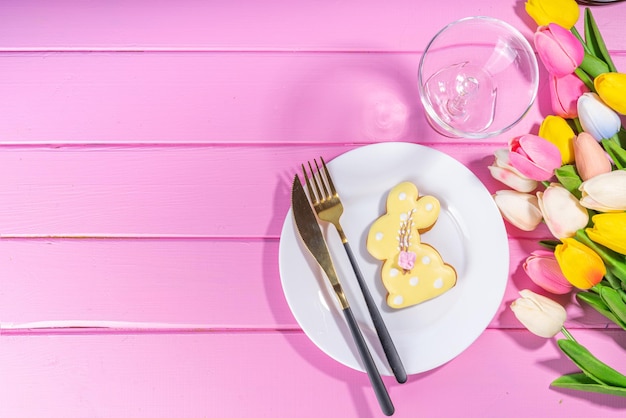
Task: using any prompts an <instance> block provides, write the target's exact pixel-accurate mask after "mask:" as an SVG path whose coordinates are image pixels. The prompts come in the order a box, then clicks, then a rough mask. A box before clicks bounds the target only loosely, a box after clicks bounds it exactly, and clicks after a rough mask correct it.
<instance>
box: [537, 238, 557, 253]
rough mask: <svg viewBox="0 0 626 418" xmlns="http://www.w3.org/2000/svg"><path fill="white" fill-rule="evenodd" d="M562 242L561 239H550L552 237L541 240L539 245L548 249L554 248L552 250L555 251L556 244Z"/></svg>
mask: <svg viewBox="0 0 626 418" xmlns="http://www.w3.org/2000/svg"><path fill="white" fill-rule="evenodd" d="M560 243H561V241H558V240H550V239H542V240H541V241H539V245H541V246H542V247H544V248H547V249H548V250H552V251H554V249H555V248H556V246H557V245H559V244H560Z"/></svg>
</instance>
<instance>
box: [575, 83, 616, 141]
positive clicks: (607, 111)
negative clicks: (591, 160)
mask: <svg viewBox="0 0 626 418" xmlns="http://www.w3.org/2000/svg"><path fill="white" fill-rule="evenodd" d="M577 108H578V118H579V119H580V124H581V126H582V128H583V130H584V131H585V132H588V133H590V134H591V135H592V136H593V137H594V138H595V139H596V140H598V141H600V140H602V139H606V138H611V137H612V136H613V135H615V134H616V133H617V132H618V131H619V128H620V127H621V125H622V122H621V121H620V118H619V115H618V114H617V113H615V111H614V110H613V109H611V108H610V107H608V106H607V105H606V104H604V102H603V101H602V99H600V96H598V95H597V94H595V93H585V94H583V95H582V96H580V97H579V98H578V104H577Z"/></svg>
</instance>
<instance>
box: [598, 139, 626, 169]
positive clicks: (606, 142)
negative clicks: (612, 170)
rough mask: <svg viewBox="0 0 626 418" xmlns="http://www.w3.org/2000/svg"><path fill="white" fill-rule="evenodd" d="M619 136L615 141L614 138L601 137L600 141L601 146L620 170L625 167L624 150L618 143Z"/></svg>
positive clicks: (625, 157)
mask: <svg viewBox="0 0 626 418" xmlns="http://www.w3.org/2000/svg"><path fill="white" fill-rule="evenodd" d="M618 142H619V137H618V139H617V141H615V140H614V139H603V140H602V141H601V143H602V147H603V148H604V150H605V151H606V152H607V154H609V156H610V157H611V159H612V160H613V162H614V163H615V166H616V167H617V168H618V169H620V170H622V169H624V167H626V150H625V149H624V148H622V147H621V146H620V145H619V144H618Z"/></svg>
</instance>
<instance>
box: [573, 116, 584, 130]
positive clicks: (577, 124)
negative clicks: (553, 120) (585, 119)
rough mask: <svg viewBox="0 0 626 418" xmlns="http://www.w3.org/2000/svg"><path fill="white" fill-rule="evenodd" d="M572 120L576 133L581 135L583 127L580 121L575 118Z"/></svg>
mask: <svg viewBox="0 0 626 418" xmlns="http://www.w3.org/2000/svg"><path fill="white" fill-rule="evenodd" d="M572 120H573V121H574V125H575V126H576V131H577V133H581V132H582V131H583V130H584V129H583V125H581V123H580V119H578V118H577V117H576V118H573V119H572Z"/></svg>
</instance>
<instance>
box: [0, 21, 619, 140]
mask: <svg viewBox="0 0 626 418" xmlns="http://www.w3.org/2000/svg"><path fill="white" fill-rule="evenodd" d="M0 26H1V25H0ZM0 39H1V36H0ZM419 58H420V54H418V53H351V54H338V53H302V52H290V53H198V52H189V53H173V52H160V53H116V54H113V53H92V54H81V53H4V54H0V97H2V98H3V99H2V100H0V114H2V122H3V123H1V124H0V143H5V144H7V143H10V144H13V143H35V144H39V143H44V144H67V143H225V142H227V143H244V144H249V143H263V144H266V143H272V144H273V143H290V144H293V143H295V144H302V143H327V142H338V143H342V142H359V143H371V142H380V141H388V140H406V141H418V142H443V141H446V142H459V141H458V140H451V139H449V138H443V137H442V136H440V135H438V134H436V133H435V132H434V131H433V130H432V129H431V128H430V126H429V125H428V123H427V121H426V119H425V116H424V110H423V108H422V105H421V103H420V101H419V96H418V91H417V68H418V63H419ZM615 61H616V64H617V65H618V67H621V68H626V55H616V56H615ZM546 81H547V76H546V74H545V72H544V71H543V68H542V78H541V84H540V93H539V98H540V99H539V100H538V102H537V104H536V105H535V106H534V107H533V108H532V109H531V111H530V113H529V114H528V115H527V117H526V118H525V119H524V120H523V121H522V123H520V125H518V126H517V127H515V128H514V129H513V130H512V131H510V132H508V133H507V134H505V135H502V136H501V137H498V138H496V139H495V141H496V142H502V143H504V142H506V141H508V139H509V138H510V137H512V136H514V135H519V134H522V133H526V132H529V131H532V130H534V132H536V129H537V127H536V125H537V124H538V123H539V122H540V121H541V120H542V118H543V117H544V116H545V115H547V114H550V113H551V109H550V104H549V92H548V86H547V83H546ZM390 119H391V120H393V123H389V120H390Z"/></svg>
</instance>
